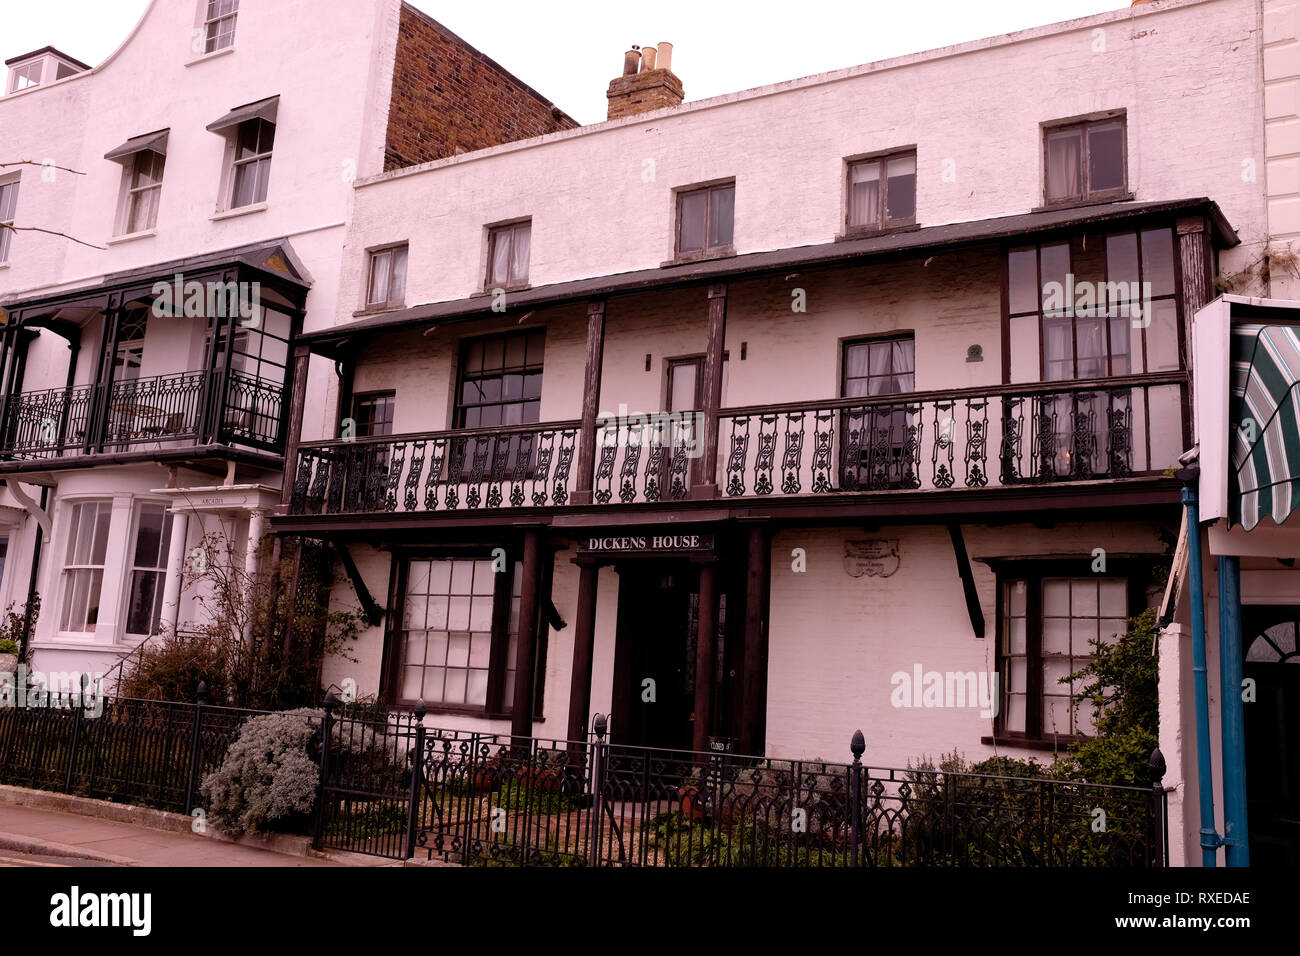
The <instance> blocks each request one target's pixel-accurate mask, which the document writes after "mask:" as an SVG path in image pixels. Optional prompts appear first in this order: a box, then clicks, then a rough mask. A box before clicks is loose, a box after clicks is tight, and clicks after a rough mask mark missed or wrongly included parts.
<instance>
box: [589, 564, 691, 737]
mask: <svg viewBox="0 0 1300 956" xmlns="http://www.w3.org/2000/svg"><path fill="white" fill-rule="evenodd" d="M698 592H699V571H698V570H697V569H696V568H694V567H692V566H691V565H689V564H686V563H685V562H676V563H672V564H663V563H660V562H645V563H640V562H637V563H629V564H627V565H625V566H623V567H620V568H619V582H618V637H617V643H616V645H615V651H614V700H613V704H614V706H613V711H614V726H613V727H612V728H611V735H610V739H611V741H612V742H614V743H618V744H626V745H629V746H638V747H655V748H664V749H675V750H677V749H680V750H689V749H690V746H691V733H692V712H693V709H694V706H695V660H694V657H695V654H694V651H695V648H694V641H693V636H694V635H693V630H692V625H693V623H694V622H693V620H692V603H693V602H692V595H695V594H698Z"/></svg>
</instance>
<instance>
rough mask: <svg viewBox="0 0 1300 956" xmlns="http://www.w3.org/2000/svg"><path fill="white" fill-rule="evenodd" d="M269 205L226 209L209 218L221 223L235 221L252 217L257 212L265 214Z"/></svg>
mask: <svg viewBox="0 0 1300 956" xmlns="http://www.w3.org/2000/svg"><path fill="white" fill-rule="evenodd" d="M266 208H267V203H265V202H255V203H253V204H251V205H248V206H239V207H237V208H235V209H226V210H224V211H222V212H214V213H213V214H212V215H211V216H209V217H208V218H209V219H210V220H211V221H212V222H220V221H221V220H223V219H235V218H237V217H239V216H251V215H252V214H253V213H255V212H265V211H266Z"/></svg>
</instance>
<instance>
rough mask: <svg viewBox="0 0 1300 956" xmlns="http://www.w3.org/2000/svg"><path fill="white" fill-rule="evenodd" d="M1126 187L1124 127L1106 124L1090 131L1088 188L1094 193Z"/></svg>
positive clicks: (1116, 124) (1119, 124)
mask: <svg viewBox="0 0 1300 956" xmlns="http://www.w3.org/2000/svg"><path fill="white" fill-rule="evenodd" d="M1123 185H1124V125H1123V124H1122V123H1105V124H1102V125H1097V126H1093V127H1091V128H1089V130H1088V188H1089V190H1090V191H1092V192H1098V191H1100V190H1103V189H1119V188H1121V187H1123Z"/></svg>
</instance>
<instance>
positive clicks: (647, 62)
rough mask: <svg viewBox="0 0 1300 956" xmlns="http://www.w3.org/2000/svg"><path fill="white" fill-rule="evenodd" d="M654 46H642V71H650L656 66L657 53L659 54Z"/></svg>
mask: <svg viewBox="0 0 1300 956" xmlns="http://www.w3.org/2000/svg"><path fill="white" fill-rule="evenodd" d="M657 52H658V51H657V50H655V48H654V47H652V46H643V47H642V48H641V72H642V73H649V72H650V71H651V70H653V69H654V68H655V55H656V54H657Z"/></svg>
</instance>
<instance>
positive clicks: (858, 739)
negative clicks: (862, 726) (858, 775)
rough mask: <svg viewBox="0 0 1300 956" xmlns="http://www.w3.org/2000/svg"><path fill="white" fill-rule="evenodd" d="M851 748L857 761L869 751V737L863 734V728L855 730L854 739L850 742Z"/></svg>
mask: <svg viewBox="0 0 1300 956" xmlns="http://www.w3.org/2000/svg"><path fill="white" fill-rule="evenodd" d="M849 750H851V751H852V752H853V760H854V762H855V763H856V762H857V761H859V760H861V759H862V755H863V754H864V753H866V752H867V738H866V737H864V736H862V731H861V730H855V731H853V741H852V742H851V743H850V744H849Z"/></svg>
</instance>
